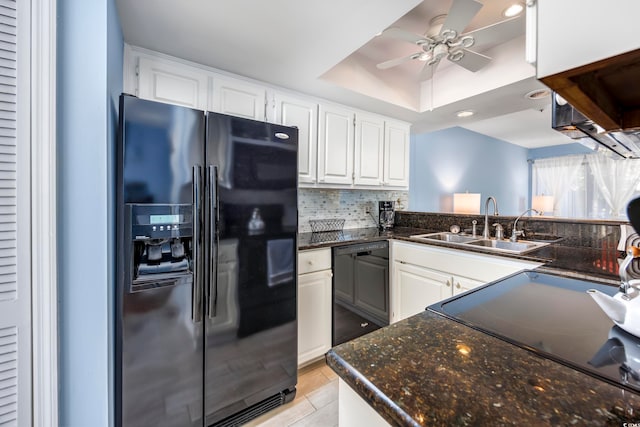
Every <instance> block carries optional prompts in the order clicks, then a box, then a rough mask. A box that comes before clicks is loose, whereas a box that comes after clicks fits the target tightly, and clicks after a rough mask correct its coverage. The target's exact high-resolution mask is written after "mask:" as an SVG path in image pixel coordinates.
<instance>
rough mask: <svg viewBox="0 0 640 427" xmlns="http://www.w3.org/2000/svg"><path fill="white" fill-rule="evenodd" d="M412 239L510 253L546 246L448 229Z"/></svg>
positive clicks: (416, 235)
mask: <svg viewBox="0 0 640 427" xmlns="http://www.w3.org/2000/svg"><path fill="white" fill-rule="evenodd" d="M409 237H410V238H412V239H417V240H423V241H436V242H444V243H450V244H452V245H459V246H467V247H469V246H473V247H476V248H483V249H487V250H489V251H495V252H505V253H511V254H523V253H526V252H530V251H533V250H535V249H538V248H541V247H543V246H547V245H548V244H549V243H547V242H532V241H527V240H518V241H517V242H512V241H510V240H495V239H483V238H481V237H473V236H469V235H466V234H457V233H450V232H448V231H444V232H440V233H427V234H414V235H413V236H409Z"/></svg>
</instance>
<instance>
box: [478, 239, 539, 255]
mask: <svg viewBox="0 0 640 427" xmlns="http://www.w3.org/2000/svg"><path fill="white" fill-rule="evenodd" d="M467 245H470V246H480V247H483V248H487V249H493V250H496V251H503V252H510V253H516V254H522V253H525V252H529V251H532V250H534V249H538V248H541V247H543V246H546V245H548V243H542V242H526V241H522V240H520V241H517V242H511V241H509V240H485V239H482V240H474V241H472V242H467Z"/></svg>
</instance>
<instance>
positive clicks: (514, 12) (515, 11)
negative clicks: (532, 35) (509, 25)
mask: <svg viewBox="0 0 640 427" xmlns="http://www.w3.org/2000/svg"><path fill="white" fill-rule="evenodd" d="M523 10H524V6H523V5H522V4H521V3H514V4H512V5H511V6H509V7H508V8H506V9H505V10H504V11H502V16H504V17H506V18H512V17H514V16H518V15H520V14H521V13H522V11H523Z"/></svg>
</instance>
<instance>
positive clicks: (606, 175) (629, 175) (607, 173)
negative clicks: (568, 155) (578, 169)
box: [586, 153, 640, 218]
mask: <svg viewBox="0 0 640 427" xmlns="http://www.w3.org/2000/svg"><path fill="white" fill-rule="evenodd" d="M586 157H587V162H588V163H589V168H590V169H591V173H592V174H593V177H594V180H595V182H596V188H597V189H598V192H599V193H600V195H601V196H602V199H604V201H605V203H606V204H607V206H608V207H609V209H610V215H611V217H613V218H615V217H619V216H622V215H625V214H626V211H625V207H626V205H627V203H628V202H629V199H631V196H633V194H634V193H635V192H636V188H637V187H638V184H639V182H640V160H636V159H624V160H622V159H620V160H618V159H612V158H611V157H609V156H606V155H604V154H598V153H596V154H589V155H588V156H586Z"/></svg>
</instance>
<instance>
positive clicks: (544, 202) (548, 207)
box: [531, 196, 554, 215]
mask: <svg viewBox="0 0 640 427" xmlns="http://www.w3.org/2000/svg"><path fill="white" fill-rule="evenodd" d="M553 203H554V198H553V196H533V200H532V201H531V207H532V208H533V209H535V210H537V211H538V212H540V214H541V215H542V214H544V213H545V212H550V213H553Z"/></svg>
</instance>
